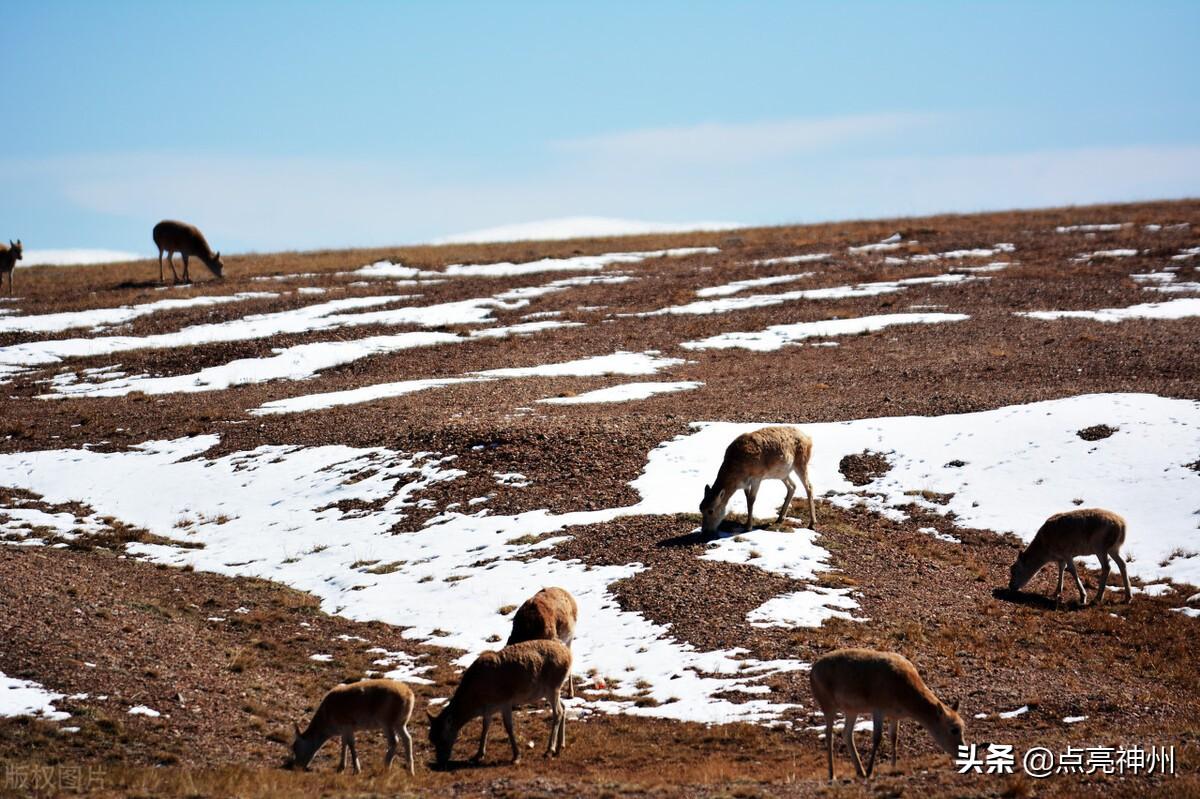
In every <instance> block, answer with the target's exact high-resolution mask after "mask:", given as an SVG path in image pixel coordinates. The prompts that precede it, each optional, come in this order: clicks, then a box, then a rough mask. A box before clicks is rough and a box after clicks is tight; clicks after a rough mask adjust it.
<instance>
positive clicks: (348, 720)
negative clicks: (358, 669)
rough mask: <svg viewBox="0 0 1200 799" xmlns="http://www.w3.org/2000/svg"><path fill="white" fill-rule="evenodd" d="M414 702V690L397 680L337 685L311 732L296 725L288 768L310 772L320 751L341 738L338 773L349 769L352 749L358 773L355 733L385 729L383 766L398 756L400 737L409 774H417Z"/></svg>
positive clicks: (325, 702) (328, 696) (326, 699)
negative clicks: (411, 722)
mask: <svg viewBox="0 0 1200 799" xmlns="http://www.w3.org/2000/svg"><path fill="white" fill-rule="evenodd" d="M413 702H414V699H413V692H412V689H411V688H409V687H408V686H407V685H405V684H404V683H402V682H399V681H397V680H359V681H358V682H352V683H347V684H344V685H339V686H336V687H335V688H333V689H332V690H331V691H330V692H329V693H327V694H325V698H324V699H322V700H321V704H320V706H318V707H317V712H316V713H314V714H313V717H312V721H310V722H309V725H308V729H306V730H304V731H303V732H301V731H300V725H299V724H295V723H293V724H292V727H293V728H294V730H295V733H296V737H295V739H294V740H293V741H292V758H293V759H292V761H291V762H290V763H288V764H287V765H289V766H299V767H300V768H303V769H307V768H308V764H309V763H310V762H311V761H312V759H313V755H315V754H316V753H317V750H319V749H320V748H321V746H322V745H324V743H325V742H326V741H328V740H329V739H330V738H333V737H335V736H340V737H341V739H342V756H341V760H340V761H339V762H338V767H337V770H338V771H342V770H344V769H345V768H346V750H347V749H349V750H350V759H351V761H352V766H353V768H354V773H355V774H357V773H358V772H359V771H360V770H361V768H360V766H359V763H358V752H357V751H356V750H355V748H354V733H355V732H356V731H358V730H373V729H380V728H382V729H383V733H384V735H386V736H387V742H388V748H387V754H386V755H385V756H384V760H383V767H384V768H385V769H386V768H389V767H390V766H391V765H392V759H393V758H395V757H396V738H397V737H399V738H400V739H401V740H403V741H404V755H405V757H406V758H407V760H408V773H409V774H410V775H415V773H416V772H415V770H414V768H413V742H412V735H410V734H409V732H408V721H409V719H410V718H412V711H413Z"/></svg>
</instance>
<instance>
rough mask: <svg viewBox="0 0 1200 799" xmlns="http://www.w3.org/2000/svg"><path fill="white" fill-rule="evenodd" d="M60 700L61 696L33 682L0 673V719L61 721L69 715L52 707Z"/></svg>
mask: <svg viewBox="0 0 1200 799" xmlns="http://www.w3.org/2000/svg"><path fill="white" fill-rule="evenodd" d="M62 698H63V695H62V694H56V693H54V692H53V691H47V690H46V689H45V688H43V687H42V686H40V685H38V684H37V683H35V682H32V681H30V680H19V679H17V678H16V677H7V676H5V674H4V672H2V671H0V717H3V716H37V717H39V718H43V719H48V720H50V721H62V720H63V719H66V718H69V717H70V715H71V714H70V713H64V712H63V711H61V710H58V709H57V708H56V707H54V703H55V702H57V701H58V700H59V699H62Z"/></svg>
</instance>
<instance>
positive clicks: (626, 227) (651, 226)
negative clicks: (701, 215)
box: [433, 216, 744, 244]
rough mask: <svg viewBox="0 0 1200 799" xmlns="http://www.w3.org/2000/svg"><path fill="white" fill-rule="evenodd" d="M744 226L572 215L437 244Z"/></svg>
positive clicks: (461, 235)
mask: <svg viewBox="0 0 1200 799" xmlns="http://www.w3.org/2000/svg"><path fill="white" fill-rule="evenodd" d="M737 227H744V225H740V224H738V223H737V222H640V221H638V220H634V219H613V218H611V217H604V216H568V217H563V218H561V219H545V220H542V221H540V222H522V223H518V224H515V225H499V226H497V227H490V228H483V229H481V230H472V231H469V232H467V233H457V234H455V235H453V236H445V237H443V238H440V239H434V241H433V243H434V244H466V243H475V242H495V241H549V240H554V239H583V238H598V237H605V236H637V235H641V234H644V233H686V232H689V231H695V230H729V229H731V228H737Z"/></svg>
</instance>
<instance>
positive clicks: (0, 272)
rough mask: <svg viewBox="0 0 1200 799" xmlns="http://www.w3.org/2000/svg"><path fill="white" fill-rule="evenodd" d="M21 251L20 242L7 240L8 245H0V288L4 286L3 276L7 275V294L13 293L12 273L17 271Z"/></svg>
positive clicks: (18, 240)
mask: <svg viewBox="0 0 1200 799" xmlns="http://www.w3.org/2000/svg"><path fill="white" fill-rule="evenodd" d="M22 254H23V251H22V249H21V240H20V239H17V240H16V241H13V240H12V239H9V240H8V244H4V243H0V286H2V285H4V275H5V273H7V274H8V293H9V294H12V293H13V272H15V271H16V270H17V261H19V260H21V255H22Z"/></svg>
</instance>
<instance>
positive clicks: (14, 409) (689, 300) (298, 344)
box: [0, 201, 1200, 797]
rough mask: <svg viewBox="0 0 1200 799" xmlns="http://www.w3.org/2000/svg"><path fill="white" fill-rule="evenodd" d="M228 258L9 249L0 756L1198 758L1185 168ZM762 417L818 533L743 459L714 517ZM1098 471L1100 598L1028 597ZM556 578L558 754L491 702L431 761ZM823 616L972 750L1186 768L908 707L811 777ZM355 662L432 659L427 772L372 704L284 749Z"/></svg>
mask: <svg viewBox="0 0 1200 799" xmlns="http://www.w3.org/2000/svg"><path fill="white" fill-rule="evenodd" d="M210 238H213V239H214V240H213V244H214V246H216V247H218V248H219V246H220V241H219V240H215V237H210ZM224 261H225V265H226V275H225V276H226V279H224V280H221V281H217V280H213V279H211V276H210V275H209V274H208V273H207V272H206V270H205V269H204V267H203V266H202V265H200V264H198V263H193V264H192V267H193V268H192V275H193V277H195V278H197V282H196V283H194V284H193V285H190V286H170V285H167V286H159V285H157V284H156V283H155V281H154V278H156V277H157V264H156V263H153V262H150V261H140V262H132V263H124V264H111V265H102V266H87V267H44V268H43V267H35V268H28V269H21V270H18V273H17V281H16V296H15V297H14V298H13V299H11V300H5V301H3V302H0V379H3V380H4V381H5V382H6V383H7V385H6V386H5V387H4V388H5V391H4V394H3V396H2V397H0V496H2V498H3V502H2V505H0V539H2V540H3V542H4V543H6V544H8V546H4V547H0V585H3V586H4V590H3V591H0V640H2V641H3V646H0V683H4V684H5V685H6V686H7V688H6V690H5V691H3V692H0V761H3V764H4V767H5V774H6V777H5V780H4V781H3V782H2V783H0V785H3V787H0V795H25V794H27V793H29V792H30V791H33V790H34V788H38V786H39V785H40V788H38V790H40V791H41V792H43V793H53V792H54V791H55V790H61V791H63V792H66V793H70V792H72V791H71V789H72V788H73V787H75V784H74V783H71V782H70V780H73V779H76V778H78V781H79V786H80V787H81V788H83V789H85V792H87V793H91V794H94V795H114V796H116V795H145V796H194V795H211V796H226V795H238V796H276V795H279V794H281V793H283V792H287V793H288V794H290V795H294V796H298V797H299V796H336V795H354V796H361V795H389V796H390V795H396V794H398V793H399V794H405V793H406V792H411V793H413V794H434V793H443V794H447V795H467V794H471V795H476V794H481V793H483V794H488V795H500V796H508V795H511V796H538V795H547V796H548V795H551V794H555V795H559V794H563V793H565V794H568V795H586V796H642V795H685V796H702V795H736V796H758V795H768V796H810V795H825V794H826V793H830V794H836V795H867V794H871V795H875V794H879V795H897V794H900V793H903V792H909V793H912V794H916V795H926V794H930V795H933V794H946V795H970V796H999V795H1008V796H1023V795H1033V794H1034V793H1036V794H1037V795H1050V796H1079V795H1099V794H1102V793H1103V794H1104V795H1117V796H1143V795H1154V794H1159V795H1161V794H1170V795H1175V796H1180V795H1200V779H1198V778H1197V776H1196V774H1197V767H1198V766H1200V744H1198V743H1197V741H1198V736H1200V722H1198V721H1197V719H1200V687H1198V686H1197V681H1196V663H1197V660H1198V658H1200V643H1197V640H1198V639H1197V630H1198V629H1200V628H1198V627H1197V625H1200V618H1198V617H1200V588H1198V587H1197V586H1200V529H1198V528H1197V518H1198V516H1197V514H1200V402H1198V399H1200V357H1198V356H1197V353H1198V352H1200V324H1198V318H1200V201H1179V202H1160V203H1144V204H1137V205H1120V206H1097V207H1088V208H1064V209H1054V210H1046V211H1028V212H1010V213H993V214H981V215H965V216H939V217H928V218H920V219H899V220H877V221H864V222H853V223H838V224H824V225H808V226H792V227H773V228H758V229H745V230H727V231H708V232H691V233H670V234H654V235H645V236H634V237H626V238H603V239H587V240H572V241H545V242H507V243H493V244H447V245H443V246H427V247H404V248H393V249H377V250H357V251H328V252H305V253H274V254H263V255H246V256H227V257H225V258H224ZM168 274H169V272H168ZM771 423H783V424H795V425H799V426H800V427H801V428H802V429H803V430H805V431H806V432H807V433H808V434H809V435H811V436H812V438H813V441H814V455H813V462H812V466H811V476H812V482H813V485H814V489H815V495H816V498H817V514H818V523H817V524H816V525H815V530H814V529H810V528H809V527H808V526H807V525H808V523H809V518H808V512H807V503H806V502H805V501H804V497H803V488H801V489H800V493H799V495H798V496H797V499H796V500H795V501H794V503H793V505H792V507H791V512H790V515H789V518H788V519H787V520H785V522H784V523H783V524H779V525H775V524H769V522H772V521H773V520H774V514H775V511H776V510H777V508H778V506H779V503H780V502H781V501H782V499H783V495H784V493H783V488H782V485H781V484H780V483H778V482H772V483H766V484H764V486H763V489H762V493H761V494H760V495H759V497H758V500H757V505H756V520H757V523H758V528H757V529H754V530H745V529H744V527H743V522H744V521H745V504H744V501H743V499H742V498H741V496H740V495H739V496H738V497H736V498H735V499H734V501H732V502H731V503H730V514H729V516H728V518H727V519H726V520H725V523H724V525H723V527H722V531H721V533H720V534H719V535H718V536H717V537H715V538H713V539H708V538H705V537H704V536H702V535H700V534H699V522H700V516H699V514H698V512H697V510H698V506H699V503H700V499H701V495H702V493H703V491H704V486H705V484H706V483H708V482H711V481H712V479H713V478H714V476H715V475H716V472H717V469H718V467H719V466H720V463H721V458H722V454H723V452H724V449H725V446H726V445H727V444H728V443H729V441H731V440H732V439H733V438H734V437H735V436H736V435H737V434H739V433H741V432H745V431H748V430H753V429H755V428H756V427H759V426H762V425H764V424H771ZM1091 506H1100V507H1108V508H1111V509H1112V510H1115V511H1117V512H1119V513H1121V514H1122V515H1123V516H1125V518H1126V519H1127V520H1128V523H1129V534H1128V539H1127V541H1126V545H1125V548H1124V551H1125V552H1126V553H1127V555H1128V560H1129V569H1130V575H1131V577H1132V578H1133V583H1134V585H1135V594H1134V599H1133V602H1132V603H1131V604H1123V603H1121V602H1120V599H1121V593H1122V592H1121V590H1120V587H1119V585H1118V583H1117V580H1118V579H1119V578H1118V576H1117V574H1116V572H1115V570H1114V574H1113V575H1112V577H1111V578H1110V583H1111V584H1110V587H1109V591H1108V594H1107V595H1106V600H1107V603H1106V604H1104V605H1103V606H1100V607H1090V608H1080V607H1079V606H1078V603H1077V602H1076V599H1077V597H1076V595H1075V592H1074V589H1073V588H1072V586H1071V585H1070V581H1068V584H1067V588H1066V591H1065V593H1064V597H1065V598H1066V600H1067V601H1066V603H1065V605H1064V607H1062V608H1059V609H1056V608H1055V606H1054V602H1053V599H1052V598H1051V595H1052V593H1053V590H1054V585H1053V583H1054V578H1055V576H1056V575H1055V574H1053V573H1052V572H1053V571H1054V570H1053V569H1052V568H1051V567H1047V568H1046V569H1045V570H1043V571H1042V572H1041V573H1040V574H1039V575H1038V576H1037V577H1036V578H1035V579H1034V580H1033V581H1032V582H1031V583H1030V584H1029V585H1028V586H1026V588H1025V591H1024V592H1022V593H1015V594H1014V593H1010V592H1008V591H1007V589H1006V585H1007V582H1008V575H1009V566H1010V564H1011V563H1012V561H1013V559H1014V558H1015V556H1016V553H1017V552H1018V551H1019V548H1020V547H1021V545H1022V541H1028V540H1029V539H1031V538H1032V536H1033V534H1034V533H1035V532H1036V530H1037V528H1038V526H1039V525H1040V524H1041V522H1042V520H1044V519H1045V518H1046V517H1047V516H1048V515H1050V514H1051V513H1054V512H1058V511H1063V510H1070V509H1072V508H1074V507H1091ZM1079 565H1080V567H1081V572H1082V573H1083V575H1084V582H1085V583H1086V584H1087V586H1088V591H1089V594H1090V593H1091V592H1092V591H1093V590H1094V589H1095V584H1096V579H1097V569H1096V567H1097V563H1096V560H1095V559H1094V558H1087V559H1080V561H1079ZM545 585H560V586H562V587H564V588H567V589H568V590H570V591H571V592H572V593H573V594H574V595H575V596H576V598H577V599H578V601H579V604H580V623H579V631H578V637H577V639H576V641H575V644H574V650H573V651H574V655H575V658H576V666H575V675H576V679H577V686H578V688H579V690H577V696H576V698H575V699H574V700H568V702H567V705H568V708H569V711H570V720H569V722H568V729H567V749H566V752H565V754H564V755H563V756H562V757H561V758H558V759H556V760H543V759H542V758H541V757H540V751H539V749H540V747H542V746H544V741H545V735H546V734H547V731H548V714H547V713H546V712H545V709H544V708H537V709H536V711H532V710H526V711H522V712H520V713H518V714H517V721H516V726H517V732H518V735H519V736H520V738H521V740H522V742H523V743H524V742H528V746H530V747H533V749H532V750H531V751H530V754H529V756H527V757H526V758H525V759H524V762H523V763H521V764H520V765H518V766H511V765H509V764H508V762H507V757H506V752H507V745H506V742H505V741H504V738H503V733H502V731H501V730H500V729H498V728H499V727H500V725H496V726H497V728H494V729H493V730H492V733H491V737H492V744H491V749H490V751H489V754H488V757H487V759H486V760H485V762H484V763H482V764H481V765H478V766H467V765H466V764H465V758H466V756H467V755H468V754H469V753H470V752H471V751H473V749H474V746H475V742H476V740H477V737H478V730H479V727H478V723H477V722H475V723H473V724H472V725H470V726H468V727H467V728H466V729H465V730H464V732H463V735H462V737H461V738H460V740H459V744H458V749H457V750H456V756H457V757H458V758H460V759H462V760H463V761H464V762H463V763H461V764H459V765H460V766H461V767H459V768H456V769H454V770H451V771H445V772H439V771H433V770H431V769H430V767H429V765H430V763H431V761H432V749H431V747H430V745H429V742H428V738H427V732H426V729H427V724H426V723H425V716H424V711H425V709H426V707H436V704H434V705H431V704H429V702H430V700H432V699H444V698H445V697H447V696H449V694H450V693H451V691H452V690H453V686H454V685H455V684H456V683H457V674H458V672H459V670H461V668H462V667H464V666H465V665H467V664H469V663H470V662H471V660H472V659H473V657H474V656H475V655H476V654H477V653H478V652H480V651H482V650H484V649H487V648H490V647H498V646H500V645H502V644H503V640H504V638H505V637H506V636H507V633H508V629H509V625H510V620H511V615H512V612H513V610H515V608H516V606H518V605H519V604H520V603H521V602H522V601H523V600H524V599H525V598H527V597H528V596H530V595H531V594H532V593H534V592H535V591H536V590H537V589H539V588H541V587H543V586H545ZM847 646H866V647H874V648H880V649H889V650H894V651H898V652H901V653H902V654H904V655H905V656H906V657H908V658H909V659H910V660H912V661H913V663H914V664H915V665H916V666H917V667H918V669H919V670H920V671H921V673H922V674H923V676H924V678H925V680H926V682H927V683H928V684H929V686H930V687H931V688H932V689H933V690H934V692H935V693H937V694H938V695H939V696H941V697H942V698H943V699H946V700H947V701H949V700H950V699H959V700H961V702H962V714H963V717H964V719H966V722H967V739H968V741H971V742H973V743H977V744H980V745H981V748H984V749H985V748H986V744H988V743H996V744H1011V745H1013V746H1014V747H1015V750H1016V751H1017V753H1018V758H1019V757H1020V755H1021V754H1023V753H1024V752H1026V751H1027V750H1029V749H1030V748H1031V747H1034V746H1044V747H1048V748H1049V749H1051V750H1052V751H1054V752H1063V751H1064V750H1065V749H1066V748H1067V747H1068V746H1072V747H1100V746H1104V747H1130V746H1134V745H1139V746H1142V747H1145V748H1148V747H1151V746H1160V747H1161V746H1168V747H1169V746H1174V752H1175V763H1174V769H1175V772H1176V774H1175V775H1174V776H1168V775H1163V774H1161V773H1157V772H1156V773H1154V774H1137V775H1133V774H1129V773H1126V774H1120V773H1112V774H1105V773H1103V770H1097V771H1095V772H1093V773H1090V774H1088V773H1064V774H1056V775H1054V776H1051V777H1048V778H1046V779H1034V778H1031V777H1029V776H1023V775H1022V774H1021V765H1020V760H1019V759H1018V762H1017V766H1016V772H1017V773H1016V774H1012V775H997V774H958V773H956V769H955V767H954V766H953V764H952V763H951V760H950V758H949V757H948V756H946V755H945V754H943V753H941V752H940V751H938V750H937V749H936V748H935V746H934V744H933V742H932V740H931V738H930V737H929V736H928V735H927V734H926V733H925V732H924V731H923V730H922V729H920V727H919V726H918V725H917V724H916V723H914V722H911V721H910V722H906V723H904V724H903V725H902V732H901V739H900V744H899V750H900V751H899V755H900V758H899V763H898V765H897V767H896V768H895V769H893V768H892V766H891V765H890V762H889V763H885V764H884V765H883V766H882V772H881V773H880V772H877V773H876V776H875V777H873V778H872V780H871V781H870V782H869V783H866V782H863V781H860V780H855V779H852V778H851V777H850V775H851V774H852V773H853V771H852V766H851V764H850V762H849V760H848V759H847V758H846V756H845V754H844V752H842V751H839V752H838V753H837V755H836V758H835V767H836V769H837V773H838V776H839V782H838V784H837V785H836V786H835V787H834V788H830V787H829V785H828V783H827V781H826V779H825V759H824V758H825V754H824V742H823V741H822V740H820V738H819V735H820V734H821V733H822V731H823V729H824V727H823V722H822V719H821V715H820V713H819V712H818V711H817V709H816V708H815V707H814V704H813V699H812V696H811V691H810V689H809V684H808V675H807V670H808V668H809V665H810V664H811V663H812V662H813V660H815V659H816V658H818V657H820V656H821V655H822V654H824V653H826V652H828V651H831V650H833V649H837V648H840V647H847ZM367 674H388V675H391V676H395V677H398V678H400V679H405V680H408V681H409V682H410V684H412V685H413V687H414V690H416V692H417V694H418V707H417V714H416V715H415V716H414V719H413V724H412V727H411V729H412V732H413V735H414V738H415V740H416V742H417V774H416V777H415V779H413V778H409V777H408V775H407V774H405V773H403V772H402V771H401V770H399V769H396V770H394V771H393V772H391V773H388V774H381V773H380V772H379V765H380V763H381V761H382V756H383V749H384V745H383V741H382V736H380V735H379V734H377V733H371V734H365V735H360V737H359V750H360V757H361V759H362V761H363V765H364V773H363V774H362V775H361V776H358V777H354V776H351V775H349V774H346V775H338V774H335V773H334V771H333V767H334V765H335V758H336V755H337V752H336V749H335V746H334V744H332V743H331V744H329V745H327V748H326V749H324V750H323V751H322V753H321V754H320V755H318V757H317V759H316V760H315V761H314V763H313V767H314V770H313V771H312V772H309V773H294V772H290V771H284V770H283V769H281V768H280V767H279V766H280V764H281V763H282V762H283V759H284V756H285V754H286V744H287V743H288V742H290V735H291V733H290V729H291V725H292V722H293V721H301V722H302V721H303V720H304V719H305V718H307V716H308V715H309V714H310V713H311V711H312V710H313V709H314V708H315V706H316V703H317V702H318V701H319V700H320V697H321V695H322V694H323V692H324V691H325V690H327V689H328V688H330V687H332V686H333V685H335V684H336V683H338V682H339V681H342V680H344V679H348V678H354V677H361V676H364V675H367ZM14 681H22V682H20V683H19V688H20V689H21V690H20V691H18V690H16V687H18V683H16V682H14ZM18 694H19V696H18ZM18 700H20V701H24V702H27V704H31V705H33V706H39V705H40V706H42V707H43V708H44V711H43V713H42V715H41V716H40V717H37V718H31V717H30V716H28V715H24V716H9V717H4V716H6V715H7V714H8V713H11V712H12V711H13V710H14V708H15V707H16V706H17V703H18ZM131 711H132V712H131ZM860 723H862V720H861V719H860ZM869 738H870V735H869V733H867V732H862V733H860V735H859V743H858V747H859V749H860V751H864V753H865V751H866V750H869ZM889 754H890V752H889ZM35 779H37V780H40V782H36V783H35V782H32V781H31V780H35Z"/></svg>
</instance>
